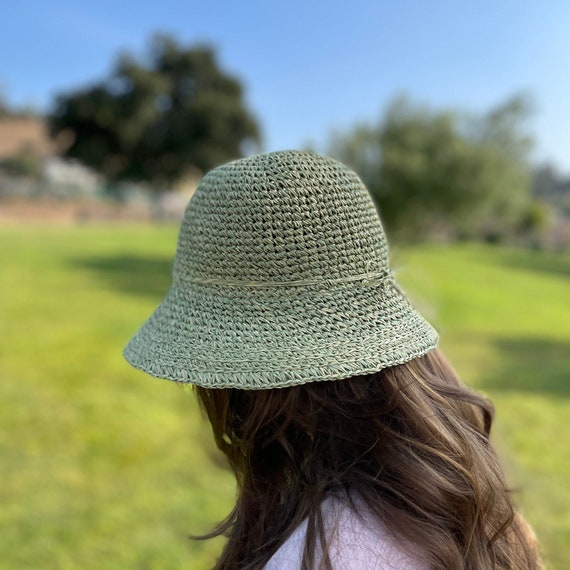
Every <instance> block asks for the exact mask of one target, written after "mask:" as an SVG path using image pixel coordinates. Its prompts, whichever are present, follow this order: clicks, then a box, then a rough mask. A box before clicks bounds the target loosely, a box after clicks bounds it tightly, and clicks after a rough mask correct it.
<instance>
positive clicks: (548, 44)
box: [0, 0, 570, 173]
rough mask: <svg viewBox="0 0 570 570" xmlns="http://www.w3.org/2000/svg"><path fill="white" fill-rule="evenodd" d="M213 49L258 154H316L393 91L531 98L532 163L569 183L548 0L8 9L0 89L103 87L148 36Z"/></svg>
mask: <svg viewBox="0 0 570 570" xmlns="http://www.w3.org/2000/svg"><path fill="white" fill-rule="evenodd" d="M157 31H166V32H171V33H173V34H174V35H175V36H177V37H178V38H179V39H180V40H181V41H183V42H185V43H192V42H209V43H212V44H213V45H215V46H216V48H217V51H218V55H219V61H220V64H221V65H222V67H223V68H224V69H226V70H227V71H229V72H231V73H232V74H234V75H236V76H238V77H239V78H241V79H242V80H243V82H244V84H245V86H246V100H247V103H248V105H249V107H250V108H251V110H252V111H254V113H255V114H256V116H257V117H258V119H259V121H260V123H261V126H262V130H263V136H264V150H266V151H270V150H277V149H283V148H298V147H300V146H302V145H304V144H305V143H307V142H311V143H312V144H315V145H316V146H317V148H319V149H321V150H325V148H326V141H327V137H328V136H329V134H330V132H331V131H332V130H333V129H340V130H344V129H348V128H350V126H351V125H353V124H354V123H355V122H357V121H375V120H377V119H378V118H379V117H380V116H381V113H382V111H383V110H384V108H385V106H386V104H387V103H388V102H389V101H390V100H391V99H392V98H393V97H394V96H395V95H396V94H399V93H407V94H409V95H410V96H411V97H412V98H413V99H414V100H417V101H418V102H421V103H426V104H428V105H431V106H433V107H435V108H443V107H455V108H462V109H465V110H471V111H483V110H485V109H488V108H489V107H491V106H493V105H495V104H497V103H500V102H501V101H503V100H505V99H506V98H507V97H509V96H510V95H512V94H514V93H517V92H521V91H525V92H527V93H529V94H530V95H532V97H533V99H534V101H535V105H536V111H535V115H534V117H533V118H532V120H531V121H530V123H529V127H530V130H531V131H532V133H533V134H534V135H535V137H536V140H537V149H536V152H535V158H536V160H550V161H551V162H553V163H554V164H556V165H558V166H559V168H561V169H562V170H563V171H565V172H567V173H570V2H567V1H564V0H549V2H536V1H529V0H518V1H514V0H502V1H500V2H498V1H497V0H494V1H491V0H479V1H477V2H474V1H471V2H467V1H464V2H459V1H457V0H456V1H455V2H452V1H451V0H440V1H438V2H435V1H425V0H424V1H420V0H416V1H410V0H378V1H371V0H369V1H364V0H352V1H350V2H348V1H345V2H340V1H338V2H335V1H334V0H328V1H326V2H325V1H322V0H319V1H313V2H311V1H309V0H305V2H301V1H298V0H290V1H287V2H283V1H279V2H277V1H273V0H265V1H260V0H254V1H249V2H248V1H247V0H241V1H240V0H234V1H230V0H225V1H222V0H209V1H208V2H193V1H186V2H182V1H171V0H162V1H160V2H158V1H154V2H145V1H142V0H141V1H138V2H133V1H131V2H120V1H119V0H114V1H111V0H99V1H98V2H90V3H87V2H83V3H80V2H77V1H76V0H74V1H70V0H51V1H49V2H42V1H40V0H36V1H31V0H18V2H12V3H11V6H10V8H9V9H5V10H4V14H3V18H2V20H1V21H0V49H1V52H0V53H2V54H3V55H2V58H1V60H0V61H1V65H0V85H2V86H3V91H4V94H5V96H6V97H7V99H8V101H9V102H10V103H12V104H14V105H21V104H32V105H35V106H36V107H38V108H39V109H46V108H48V106H49V103H50V101H51V100H52V97H53V95H54V94H55V93H58V92H61V91H66V90H70V89H72V88H75V87H78V86H81V85H83V84H85V83H88V82H90V81H95V80H97V79H99V78H102V77H103V76H104V75H105V74H106V73H107V72H108V71H109V69H110V67H111V63H112V61H113V59H114V57H115V55H116V54H117V52H118V51H119V50H122V49H123V50H128V51H131V52H134V53H142V51H143V48H144V46H145V43H146V41H147V39H148V38H149V37H150V36H151V34H152V33H153V32H157Z"/></svg>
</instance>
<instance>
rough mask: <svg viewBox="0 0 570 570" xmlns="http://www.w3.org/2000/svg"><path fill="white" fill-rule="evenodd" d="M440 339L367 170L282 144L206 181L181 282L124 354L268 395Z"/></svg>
mask: <svg viewBox="0 0 570 570" xmlns="http://www.w3.org/2000/svg"><path fill="white" fill-rule="evenodd" d="M437 340H438V336H437V333H436V331H435V330H434V329H433V328H432V326H431V325H430V324H429V323H428V322H427V321H426V320H424V318H423V317H422V316H421V315H420V314H419V313H418V312H417V311H416V310H414V309H413V308H412V306H411V304H410V302H409V301H408V299H407V298H406V296H405V295H404V293H403V292H402V290H401V289H400V288H399V287H398V285H397V283H396V282H395V280H394V276H393V274H392V272H391V271H390V268H389V265H388V245H387V242H386V237H385V235H384V231H383V229H382V225H381V223H380V219H379V217H378V213H377V211H376V208H375V206H374V203H373V202H372V199H371V198H370V195H369V194H368V191H367V190H366V188H365V186H364V185H363V183H362V182H361V180H360V179H359V178H358V176H357V175H356V174H355V173H354V172H352V171H351V170H350V169H349V168H347V167H346V166H344V165H343V164H341V163H339V162H337V161H335V160H333V159H331V158H329V157H326V156H321V155H318V154H313V153H309V152H299V151H282V152H272V153H268V154H258V155H255V156H250V157H248V158H243V159H240V160H236V161H233V162H230V163H228V164H225V165H222V166H219V167H218V168H215V169H214V170H212V171H210V172H209V173H208V174H206V175H205V176H204V178H203V179H202V181H201V182H200V184H199V186H198V188H197V190H196V192H195V194H194V196H193V197H192V199H191V200H190V203H189V204H188V207H187V209H186V212H185V215H184V220H183V222H182V227H181V229H180V235H179V238H178V248H177V252H176V257H175V259H174V269H173V280H172V286H171V288H170V290H169V292H168V294H167V295H166V297H165V299H164V300H163V301H162V303H161V304H160V305H159V306H158V308H157V309H156V310H155V312H154V313H153V314H152V315H151V316H150V318H149V319H148V321H147V322H146V323H145V324H144V325H143V326H142V327H141V329H140V330H139V331H138V332H137V333H136V334H135V336H134V337H133V338H132V339H131V341H130V342H129V344H128V345H127V347H126V348H125V351H124V354H125V358H126V359H127V360H128V361H129V362H130V363H131V364H132V365H133V366H135V367H136V368H139V369H141V370H143V371H145V372H147V373H149V374H151V375H153V376H156V377H159V378H166V379H168V380H174V381H177V382H189V383H192V384H197V385H200V386H204V387H207V388H230V387H232V388H243V389H267V388H280V387H285V386H294V385H297V384H304V383H306V382H314V381H320V380H336V379H342V378H349V377H351V376H356V375H361V374H368V373H372V372H377V371H379V370H381V369H383V368H386V367H389V366H394V365H396V364H402V363H404V362H407V361H409V360H412V359H413V358H416V357H418V356H421V355H422V354H424V353H426V352H428V351H429V350H432V349H434V348H435V347H436V345H437Z"/></svg>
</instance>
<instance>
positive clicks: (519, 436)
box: [0, 226, 570, 570]
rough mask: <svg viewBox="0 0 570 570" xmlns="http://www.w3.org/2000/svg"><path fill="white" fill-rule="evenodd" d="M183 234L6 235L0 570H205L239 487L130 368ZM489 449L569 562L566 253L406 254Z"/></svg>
mask: <svg viewBox="0 0 570 570" xmlns="http://www.w3.org/2000/svg"><path fill="white" fill-rule="evenodd" d="M176 234H177V228H175V227H141V226H131V227H77V228H53V227H51V228H48V227H46V228H39V227H34V228H32V227H19V228H14V227H13V228H3V229H1V230H0V250H1V252H2V254H1V255H2V266H1V268H0V335H1V339H2V343H1V345H0V376H1V383H0V401H1V403H2V430H1V431H0V476H1V481H2V485H1V486H0V505H1V508H0V529H1V532H0V568H1V569H9V570H20V569H22V570H23V569H34V570H36V569H42V570H48V569H57V570H59V569H63V570H65V569H76V568H81V569H82V570H90V569H97V570H103V569H160V570H164V569H176V570H179V569H180V568H188V569H197V570H200V569H202V568H204V569H205V568H208V567H209V566H211V564H212V562H213V560H214V559H215V556H216V553H217V552H218V551H219V549H220V546H221V543H220V542H219V541H205V542H197V541H193V540H190V539H189V538H188V536H189V535H190V534H198V533H202V532H207V531H208V530H209V529H210V528H211V526H212V525H213V523H214V522H215V521H218V520H220V519H221V518H222V517H223V516H225V514H227V511H228V509H229V507H230V506H231V504H232V501H233V498H234V485H233V481H232V478H231V476H230V475H229V473H228V472H226V471H224V470H223V469H221V468H220V460H219V457H218V456H217V455H216V453H215V452H214V450H213V448H212V444H211V439H210V434H209V429H208V426H207V425H206V424H205V422H204V421H203V420H202V418H201V417H200V414H199V411H198V410H197V407H196V405H195V402H194V398H193V396H192V394H191V392H190V391H189V390H187V389H184V388H182V387H181V386H178V385H176V384H174V383H170V382H167V381H161V380H155V379H151V378H150V377H147V376H145V375H143V374H142V373H139V372H137V371H135V370H132V369H131V368H130V367H129V366H128V365H127V364H126V363H125V362H124V361H123V359H122V356H121V351H122V347H123V345H124V344H125V342H126V341H127V340H128V339H129V337H130V335H131V334H132V333H133V332H134V331H135V330H136V328H137V327H138V326H139V325H140V324H142V322H143V320H144V319H145V318H146V317H147V316H148V315H149V314H150V312H151V310H152V309H153V308H154V307H155V305H156V304H157V303H158V301H159V300H160V299H161V297H162V295H163V294H164V293H165V292H166V290H167V288H168V286H169V281H170V267H171V261H172V257H173V255H174V251H175V246H176ZM393 260H394V266H395V269H396V272H397V274H398V276H399V279H400V281H401V283H402V284H403V286H404V288H405V289H406V290H407V291H408V292H409V293H410V294H411V296H412V297H413V298H414V300H415V303H416V305H417V306H418V307H419V308H420V310H421V311H422V312H423V313H424V314H425V315H426V316H428V318H429V319H430V320H431V321H432V322H433V323H434V324H435V326H436V327H437V328H438V330H439V331H440V335H441V347H442V348H443V350H444V351H445V352H446V354H447V355H448V357H449V358H450V360H451V361H452V363H453V364H454V365H455V367H456V369H457V370H458V372H459V373H460V374H461V375H462V376H463V378H464V379H465V380H466V381H467V382H468V383H469V384H471V385H473V386H475V387H476V388H478V389H479V390H482V391H483V392H485V393H486V394H488V395H489V396H491V397H492V399H493V401H494V402H495V405H496V408H497V419H496V423H495V433H494V437H495V442H496V445H497V446H498V448H499V450H500V453H501V455H502V457H503V460H504V463H505V466H506V469H507V472H508V475H509V479H510V482H511V484H512V485H513V486H514V487H516V488H517V489H518V491H517V494H516V496H517V500H518V502H519V503H520V504H521V505H522V508H523V511H524V513H525V515H526V517H527V518H528V519H529V521H530V522H531V523H532V524H533V526H534V527H535V529H536V531H537V534H538V536H539V539H540V541H541V543H542V546H543V552H544V555H545V557H546V559H547V560H548V562H549V568H551V569H554V570H564V569H565V568H567V564H568V561H569V560H570V485H569V484H568V482H569V481H570V427H569V423H568V417H570V255H568V254H566V255H561V254H547V253H541V252H532V251H521V250H514V249H505V248H498V247H490V246H489V247H486V246H481V245H458V246H453V247H451V248H448V247H445V246H423V247H417V248H413V249H410V250H406V251H396V252H394V256H393Z"/></svg>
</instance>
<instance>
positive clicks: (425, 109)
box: [0, 0, 570, 570]
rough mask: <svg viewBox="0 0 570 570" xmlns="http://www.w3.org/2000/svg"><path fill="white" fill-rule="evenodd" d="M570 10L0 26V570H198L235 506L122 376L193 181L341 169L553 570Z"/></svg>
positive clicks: (102, 12) (142, 380)
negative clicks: (217, 527)
mask: <svg viewBox="0 0 570 570" xmlns="http://www.w3.org/2000/svg"><path fill="white" fill-rule="evenodd" d="M569 29H570V6H569V5H568V4H567V3H565V2H563V1H562V0H553V1H551V2H548V3H546V4H545V3H542V4H538V3H536V2H530V1H526V0H523V1H517V2H514V1H512V0H506V1H504V2H501V3H496V2H490V1H488V0H483V1H482V2H477V3H467V2H449V1H443V2H439V3H437V4H434V3H421V2H417V1H416V2H413V1H408V0H402V1H400V2H392V1H387V0H386V1H385V0H383V1H380V2H373V1H372V0H370V1H363V0H353V1H352V2H345V3H336V4H334V5H333V4H330V3H325V2H312V3H307V2H299V1H298V0H292V1H289V2H279V3H274V2H261V1H259V0H257V1H251V2H247V3H238V2H230V1H220V0H214V1H211V2H208V3H197V2H181V1H171V0H165V1H163V2H161V3H160V4H159V5H157V4H155V3H146V2H141V3H137V4H127V3H116V2H110V1H109V0H101V1H100V2H97V3H92V4H91V5H89V6H88V5H86V4H83V5H81V4H79V3H77V2H71V1H64V0H53V1H52V2H48V3H40V2H32V1H27V0H21V1H20V2H18V3H13V2H12V3H10V5H9V6H6V7H5V9H4V17H3V18H2V20H1V21H0V47H1V49H2V54H3V57H2V62H1V65H0V255H1V268H0V335H1V336H0V339H1V343H0V380H1V382H0V398H1V400H0V401H1V403H2V419H1V424H0V426H1V430H0V476H1V480H2V485H1V486H0V503H1V504H2V508H1V509H0V528H1V529H2V530H1V532H0V568H6V569H11V570H12V569H28V568H29V569H37V568H42V569H52V568H53V569H74V568H82V569H90V568H97V569H98V570H100V569H107V568H108V569H115V568H118V569H123V568H124V569H131V568H132V569H170V568H172V569H174V568H176V569H178V568H181V567H184V568H196V569H200V568H208V567H210V566H211V565H212V563H213V561H214V560H215V557H216V553H217V552H218V551H219V549H220V547H221V543H220V542H219V541H205V542H196V541H192V540H190V539H189V538H188V536H189V535H190V534H199V533H205V532H207V531H208V530H210V529H211V527H212V525H213V524H214V523H215V522H217V521H219V520H221V519H222V518H223V517H224V516H225V515H226V514H227V513H228V512H229V509H230V508H231V506H232V502H233V500H234V493H235V489H234V483H233V479H232V477H231V476H230V474H229V473H228V472H227V471H225V470H224V469H223V468H222V464H221V461H220V458H219V457H218V456H217V455H216V453H215V451H214V450H213V448H212V444H211V442H210V440H211V438H210V434H209V428H208V426H207V425H206V424H205V422H204V420H203V418H201V417H200V413H199V411H198V409H197V407H196V404H195V402H194V398H193V396H192V394H191V393H190V392H189V390H186V389H183V388H181V387H180V386H177V385H175V384H173V383H168V382H164V381H158V380H152V379H150V378H147V377H144V376H143V375H142V374H140V373H137V372H136V371H134V370H131V369H130V368H129V367H128V365H127V364H126V363H125V362H124V361H123V360H122V357H121V351H122V347H123V345H124V344H125V343H126V342H127V340H128V339H129V338H130V336H131V335H132V334H133V333H134V331H135V330H136V329H137V328H138V326H140V324H142V322H143V321H144V320H145V319H146V317H147V316H148V315H149V314H150V312H151V311H152V310H153V309H154V307H155V306H156V305H157V303H158V302H159V301H160V300H161V298H162V296H163V295H164V294H165V292H166V291H167V289H168V287H169V283H170V269H171V263H172V258H173V255H174V251H175V247H176V236H177V231H178V224H179V221H180V219H181V216H182V214H183V210H184V208H185V206H186V204H187V202H188V200H189V198H190V197H191V195H192V192H193V191H194V189H195V187H196V185H197V183H198V182H199V180H200V177H201V176H202V174H203V173H204V172H205V171H207V170H209V169H210V168H212V167H215V166H216V165H218V164H220V163H222V162H225V161H228V160H231V159H234V158H238V157H240V156H246V155H248V154H252V153H256V152H264V151H272V150H281V149H287V148H296V149H310V150H315V151H318V152H324V153H328V154H331V155H333V156H335V157H337V158H338V159H340V160H342V161H344V162H345V163H347V164H349V165H350V166H352V167H353V168H354V169H355V170H356V171H357V172H358V173H359V175H360V176H361V178H362V179H363V180H364V182H365V183H366V185H367V187H368V188H369V190H370V192H371V194H372V196H373V198H374V200H375V201H376V203H377V205H378V208H379V211H380V213H381V217H382V220H383V223H384V225H385V228H386V230H387V233H388V236H389V238H390V241H391V244H392V262H393V265H394V267H395V269H396V273H397V275H398V277H399V280H400V281H401V283H402V284H403V285H404V288H405V289H406V290H407V291H408V292H409V294H410V295H411V297H412V298H413V300H414V302H415V304H416V306H417V307H418V308H419V309H420V310H421V311H422V312H423V313H424V314H425V315H426V316H427V317H428V318H429V319H430V320H431V322H432V323H433V324H434V325H435V326H436V328H437V329H438V330H439V332H440V335H441V346H442V348H443V350H444V352H446V354H447V355H448V357H449V358H450V360H451V361H452V363H453V364H454V365H455V367H456V369H457V370H458V372H459V373H460V375H461V376H462V377H463V378H464V379H465V381H466V382H467V383H468V384H469V385H471V386H473V387H474V388H476V389H478V390H480V391H482V392H484V393H485V394H487V395H488V396H490V397H491V398H492V399H493V401H494V403H495V405H496V408H497V418H496V423H495V428H494V430H495V431H494V438H495V444H496V445H497V447H498V449H499V450H500V453H501V456H502V458H503V462H504V464H505V467H506V470H507V473H508V478H509V482H510V484H511V485H512V487H513V488H514V489H515V498H516V502H517V504H518V505H520V507H521V508H522V510H523V513H524V514H525V516H526V517H527V519H528V520H529V521H530V523H531V524H532V525H533V526H534V527H535V529H536V532H537V534H538V537H539V540H540V543H541V544H542V550H543V555H544V557H545V559H546V560H547V562H548V564H549V568H551V569H558V570H562V569H564V568H567V563H568V560H570V487H569V486H568V481H569V480H570V428H569V426H568V421H567V418H568V417H569V416H570V350H569V349H570V301H569V300H570V287H569V283H570V282H569V278H570V136H569V132H570V108H569V107H570V103H569V101H570V34H568V30H569Z"/></svg>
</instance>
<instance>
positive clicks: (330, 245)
mask: <svg viewBox="0 0 570 570" xmlns="http://www.w3.org/2000/svg"><path fill="white" fill-rule="evenodd" d="M387 270H388V245H387V242H386V237H385V235H384V231H383V229H382V225H381V223H380V219H379V216H378V212H377V210H376V208H375V206H374V203H373V201H372V199H371V197H370V194H369V193H368V191H367V189H366V187H365V186H364V184H363V183H362V181H361V180H360V179H359V178H358V176H357V175H356V174H355V173H354V172H353V171H352V170H350V169H349V168H348V167H346V166H345V165H343V164H341V163H340V162H338V161H336V160H333V159H332V158H330V157H326V156H321V155H318V154H313V153H310V152H301V151H280V152H272V153H268V154H258V155H254V156H250V157H247V158H243V159H240V160H236V161H233V162H230V163H228V164H224V165H222V166H219V167H218V168H215V169H214V170H212V171H210V172H209V173H207V174H206V175H205V176H204V177H203V179H202V181H201V182H200V184H199V185H198V188H197V189H196V192H195V193H194V195H193V197H192V199H191V200H190V203H189V205H188V207H187V209H186V212H185V215H184V220H183V222H182V226H181V230H180V235H179V239H178V248H177V253H176V258H175V263H174V281H175V282H176V281H195V282H206V283H207V282H219V283H222V284H223V283H229V284H232V283H237V284H239V283H241V282H253V283H266V282H267V283H272V282H279V283H281V282H283V283H287V282H290V281H304V280H329V279H344V278H350V277H355V276H359V275H368V274H371V273H379V272H384V271H387Z"/></svg>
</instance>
